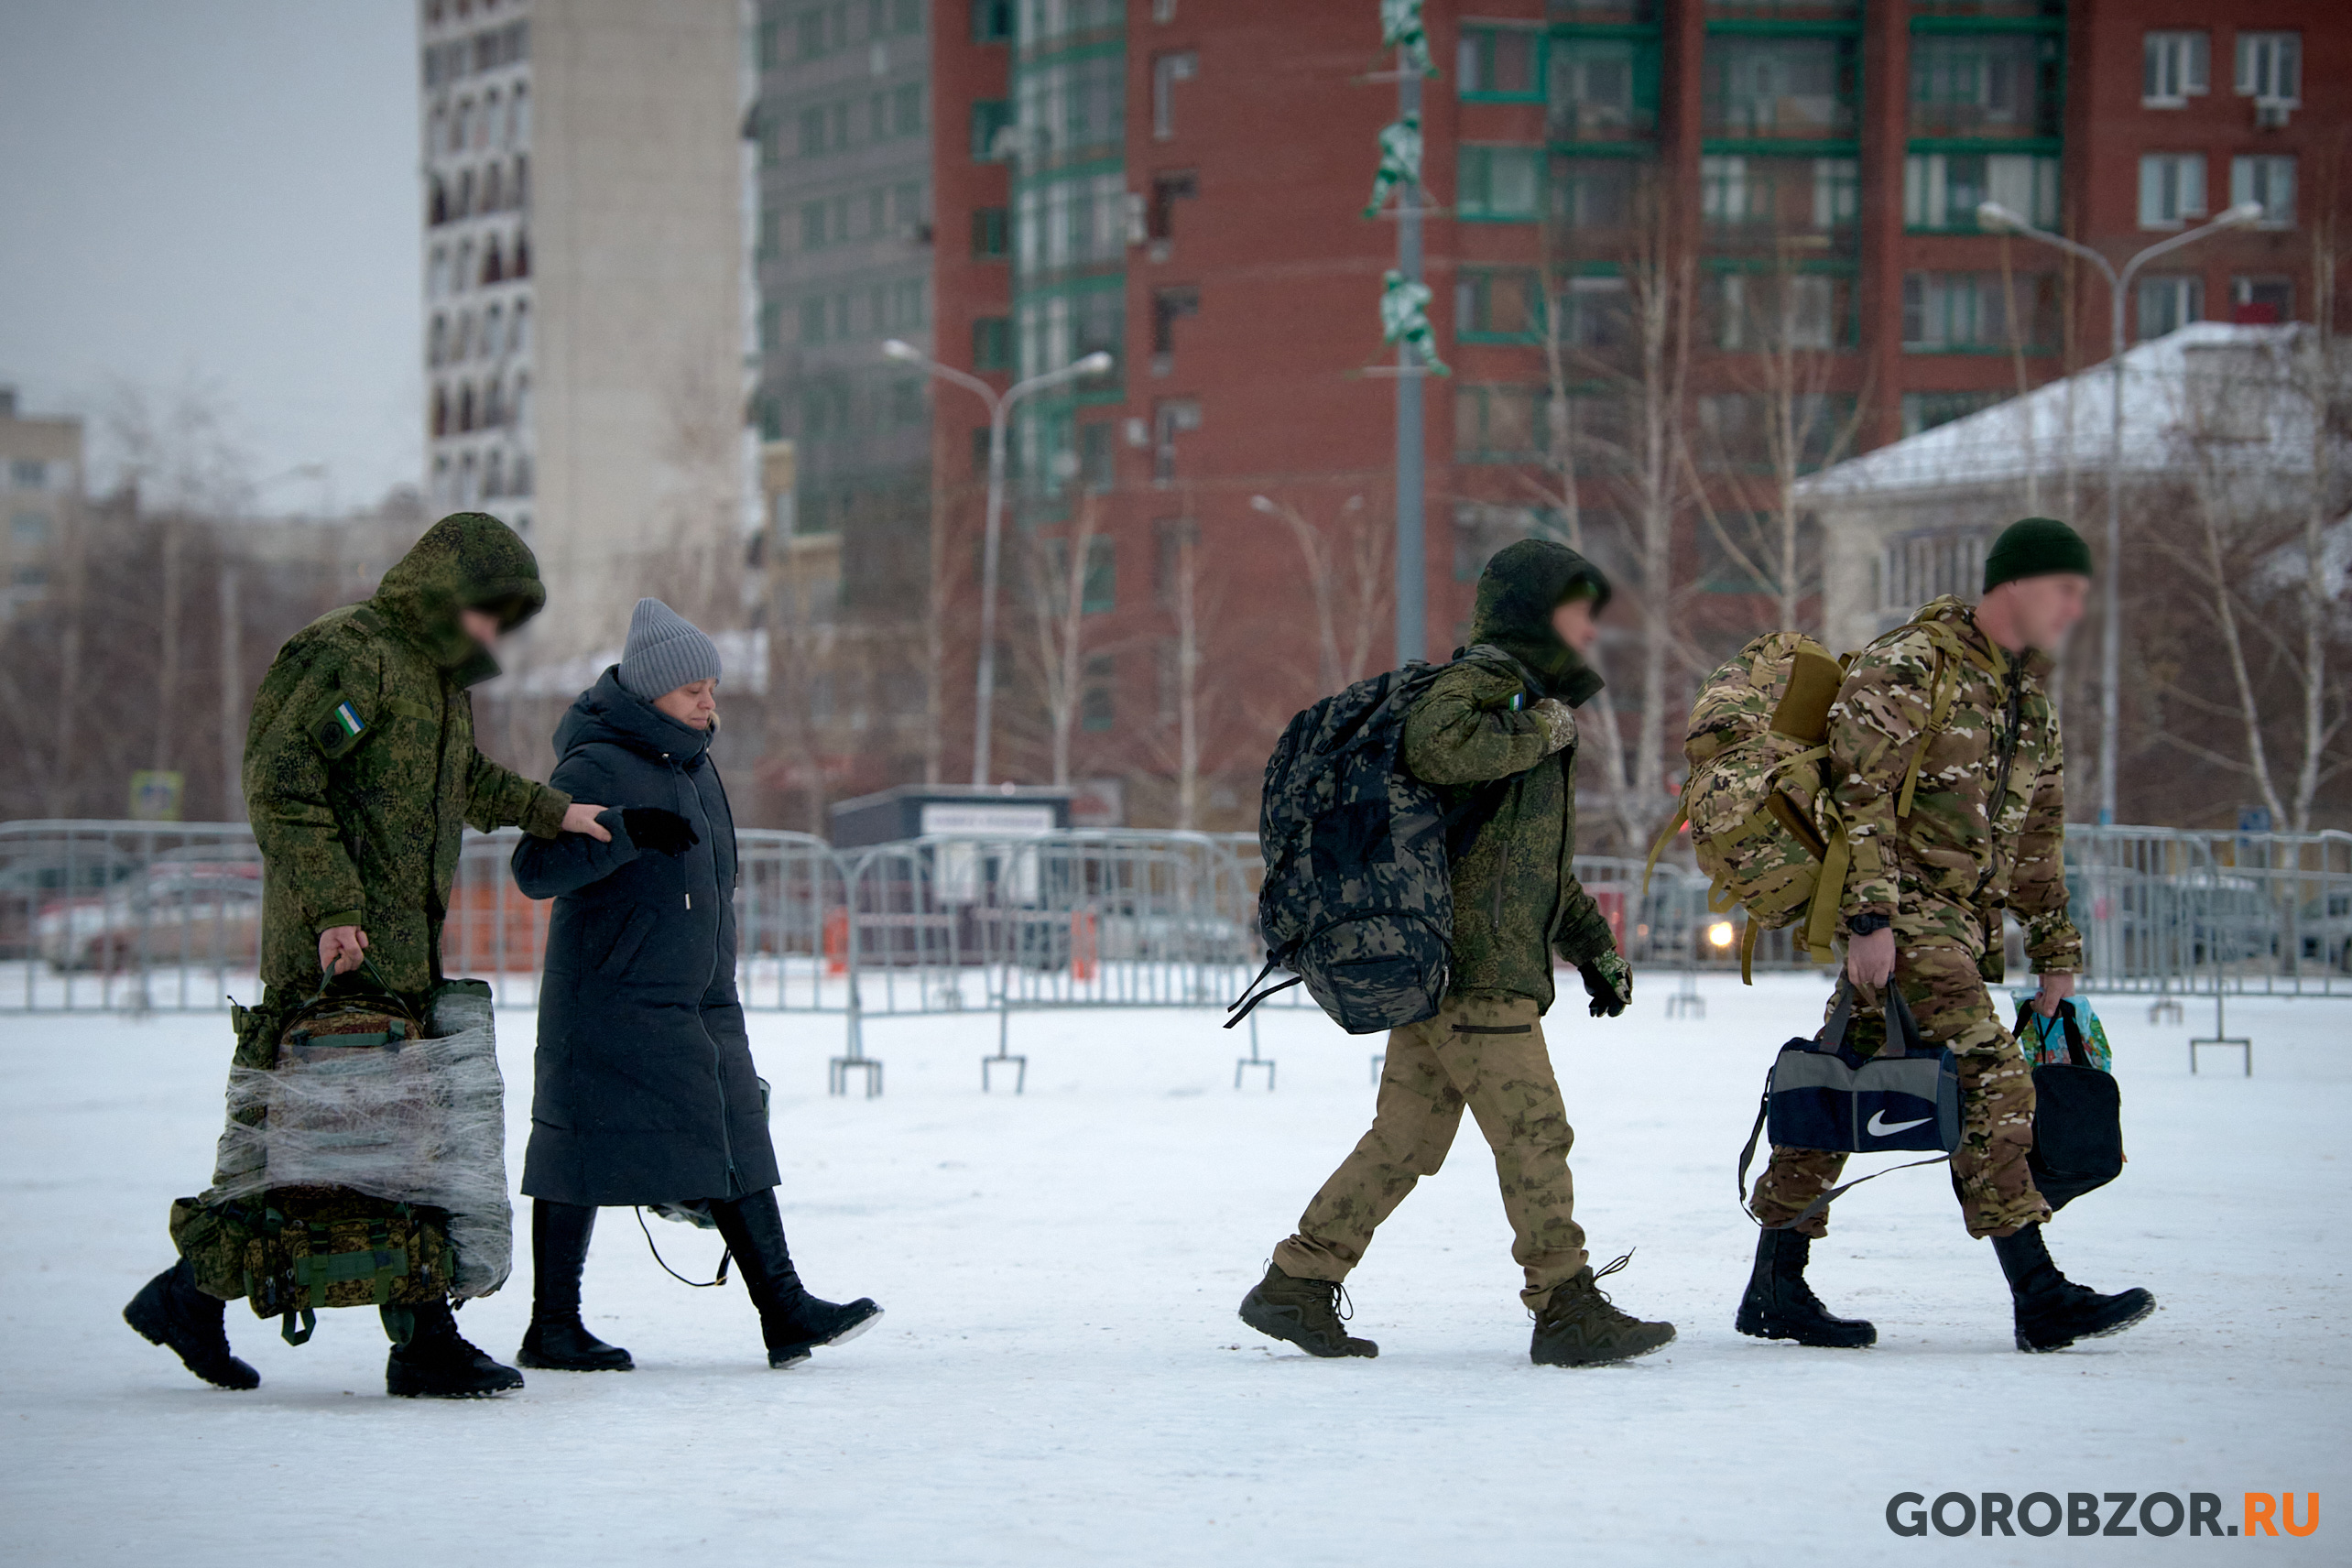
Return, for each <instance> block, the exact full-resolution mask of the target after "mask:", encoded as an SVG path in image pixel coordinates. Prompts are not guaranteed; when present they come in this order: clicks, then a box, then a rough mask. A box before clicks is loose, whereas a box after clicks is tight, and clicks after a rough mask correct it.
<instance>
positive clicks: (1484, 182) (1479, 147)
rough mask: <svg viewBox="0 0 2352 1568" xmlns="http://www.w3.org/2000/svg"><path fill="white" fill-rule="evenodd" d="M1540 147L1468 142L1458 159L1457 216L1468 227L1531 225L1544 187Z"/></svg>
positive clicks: (1540, 203)
mask: <svg viewBox="0 0 2352 1568" xmlns="http://www.w3.org/2000/svg"><path fill="white" fill-rule="evenodd" d="M1544 173H1545V170H1544V150H1543V148H1541V147H1526V146H1516V145H1497V144H1490V143H1474V142H1465V143H1464V144H1463V146H1462V147H1461V148H1460V150H1459V152H1458V154H1457V155H1456V159H1455V177H1454V216H1455V217H1457V218H1459V219H1461V220H1462V221H1463V222H1465V223H1533V222H1535V220H1536V218H1537V217H1538V216H1539V215H1540V212H1541V206H1542V200H1543V187H1544Z"/></svg>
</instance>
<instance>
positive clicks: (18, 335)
mask: <svg viewBox="0 0 2352 1568" xmlns="http://www.w3.org/2000/svg"><path fill="white" fill-rule="evenodd" d="M415 16H416V13H415V6H414V5H412V4H410V3H409V0H0V214H5V216H0V384H12V385H14V386H15V387H16V388H17V393H18V403H19V407H20V408H24V409H26V410H27V411H29V412H38V413H50V412H71V413H80V414H83V415H85V416H88V417H89V418H91V419H92V420H93V429H92V432H91V434H92V439H93V446H96V447H98V448H99V450H98V452H96V454H95V456H96V460H97V464H98V466H99V468H100V470H101V472H100V473H99V474H96V475H94V476H93V477H95V478H97V479H99V480H103V477H104V474H103V467H104V464H105V460H106V453H105V451H104V447H103V429H102V428H100V427H101V426H102V425H103V415H104V413H105V411H106V410H107V408H109V407H110V405H111V404H112V403H113V402H114V401H115V400H116V399H117V397H118V394H117V391H116V388H117V387H125V386H127V387H135V388H139V389H142V390H143V391H144V392H145V393H146V394H147V397H149V399H150V400H151V401H152V402H155V403H157V404H158V405H160V406H165V407H168V406H169V404H170V403H171V401H172V400H173V399H175V398H177V397H180V396H182V395H183V394H184V393H185V392H186V391H187V390H188V389H190V388H191V387H202V388H209V389H212V391H213V392H216V394H217V396H218V397H219V399H220V400H221V402H222V404H223V409H224V412H225V413H226V415H227V422H228V425H229V428H230V430H232V432H233V433H234V436H235V438H236V441H237V443H238V444H239V445H240V446H242V447H243V448H244V449H245V452H247V453H248V454H249V457H250V467H251V474H250V477H251V478H252V479H253V480H255V481H256V482H259V483H260V484H261V485H262V488H261V490H260V493H259V501H260V505H261V506H263V507H264V508H266V509H268V510H272V511H282V510H290V509H300V510H306V511H307V510H310V509H313V508H316V507H318V506H321V504H322V502H324V503H332V504H333V505H337V506H348V505H353V504H359V503H366V502H371V501H374V500H375V499H376V497H378V496H379V495H382V494H383V492H384V491H385V490H386V489H387V487H389V486H391V485H395V484H409V483H414V482H415V481H416V479H417V477H418V470H419V454H420V451H421V447H422V433H421V424H420V419H421V416H420V415H419V412H418V409H419V401H420V399H421V397H422V373H421V371H420V369H419V344H418V316H419V299H418V296H419V263H418V258H417V252H418V238H417V236H418V227H417V223H418V220H417V172H416V170H417V134H416V124H417V85H416V84H417V66H416V52H415V50H416V20H415ZM310 463H323V464H324V465H325V469H326V477H325V479H324V480H323V481H321V479H318V478H315V477H308V476H303V477H294V478H278V479H275V480H274V481H273V477H272V476H275V475H281V474H285V473H286V471H287V470H289V469H294V468H297V467H299V466H300V465H304V464H310Z"/></svg>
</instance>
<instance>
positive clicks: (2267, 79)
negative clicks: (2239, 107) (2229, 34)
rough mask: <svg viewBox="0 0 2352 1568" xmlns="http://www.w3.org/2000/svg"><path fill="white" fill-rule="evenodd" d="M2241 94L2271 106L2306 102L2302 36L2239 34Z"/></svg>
mask: <svg viewBox="0 0 2352 1568" xmlns="http://www.w3.org/2000/svg"><path fill="white" fill-rule="evenodd" d="M2238 96H2239V97H2241V98H2259V99H2261V100H2263V101H2265V102H2267V103H2301V102H2302V101H2303V35H2302V34H2301V33H2240V34H2238Z"/></svg>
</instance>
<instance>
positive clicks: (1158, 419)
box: [1151, 397, 1201, 485]
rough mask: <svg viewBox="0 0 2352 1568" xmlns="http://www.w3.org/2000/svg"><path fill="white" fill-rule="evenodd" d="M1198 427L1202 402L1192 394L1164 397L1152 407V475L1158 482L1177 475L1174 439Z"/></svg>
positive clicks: (1199, 425)
mask: <svg viewBox="0 0 2352 1568" xmlns="http://www.w3.org/2000/svg"><path fill="white" fill-rule="evenodd" d="M1200 428H1201V405H1200V403H1199V402H1198V401H1197V400H1196V399H1194V398H1191V397H1169V398H1163V399H1161V400H1160V402H1158V403H1155V404H1153V405H1152V407H1151V436H1152V441H1151V476H1152V478H1154V479H1156V480H1158V481H1160V483H1161V484H1163V485H1164V484H1167V483H1168V482H1170V481H1171V480H1173V479H1174V478H1175V477H1176V438H1177V437H1178V436H1180V435H1182V434H1184V433H1186V432H1187V431H1190V430H1199V429H1200Z"/></svg>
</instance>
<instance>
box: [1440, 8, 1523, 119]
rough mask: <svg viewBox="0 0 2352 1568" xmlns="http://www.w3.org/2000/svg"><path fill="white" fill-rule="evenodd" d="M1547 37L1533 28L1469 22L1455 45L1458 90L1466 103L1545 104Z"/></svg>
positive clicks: (1464, 26) (1455, 75)
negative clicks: (1544, 64) (1544, 84)
mask: <svg viewBox="0 0 2352 1568" xmlns="http://www.w3.org/2000/svg"><path fill="white" fill-rule="evenodd" d="M1543 45H1544V38H1543V34H1542V33H1541V31H1540V30H1539V29H1537V28H1535V27H1512V26H1509V25H1508V24H1503V23H1484V22H1465V23H1464V24H1463V25H1462V31H1461V35H1460V37H1459V38H1458V39H1457V41H1456V43H1455V46H1454V90H1455V92H1456V93H1457V95H1459V96H1460V98H1461V99H1462V101H1463V102H1464V103H1541V102H1542V101H1543Z"/></svg>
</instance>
